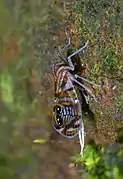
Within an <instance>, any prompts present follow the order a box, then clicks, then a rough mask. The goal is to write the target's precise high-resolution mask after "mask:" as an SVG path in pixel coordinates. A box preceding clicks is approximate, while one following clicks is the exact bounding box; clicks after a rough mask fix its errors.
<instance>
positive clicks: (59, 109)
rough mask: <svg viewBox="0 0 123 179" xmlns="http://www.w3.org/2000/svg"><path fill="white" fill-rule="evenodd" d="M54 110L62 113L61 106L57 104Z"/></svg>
mask: <svg viewBox="0 0 123 179" xmlns="http://www.w3.org/2000/svg"><path fill="white" fill-rule="evenodd" d="M53 111H54V112H56V113H57V114H60V113H61V106H55V107H54V109H53Z"/></svg>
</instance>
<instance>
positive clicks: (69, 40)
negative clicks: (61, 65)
mask: <svg viewBox="0 0 123 179" xmlns="http://www.w3.org/2000/svg"><path fill="white" fill-rule="evenodd" d="M65 34H66V37H67V38H68V43H67V45H66V46H65V47H64V48H63V49H61V50H60V52H59V53H58V54H57V55H56V57H58V58H60V59H61V60H62V61H65V60H64V59H63V58H62V57H61V56H60V54H61V53H62V52H63V51H64V50H65V49H66V48H67V47H68V46H69V45H70V43H71V39H70V37H68V35H67V32H66V28H65Z"/></svg>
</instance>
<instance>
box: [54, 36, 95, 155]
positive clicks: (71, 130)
mask: <svg viewBox="0 0 123 179" xmlns="http://www.w3.org/2000/svg"><path fill="white" fill-rule="evenodd" d="M87 44H88V41H87V42H86V43H85V45H84V46H83V47H82V48H80V49H79V50H77V51H75V52H74V53H72V54H71V55H69V56H68V57H67V60H66V61H65V60H64V59H63V58H62V57H61V56H60V53H61V52H62V51H63V50H65V49H66V48H67V47H68V46H69V45H70V38H68V44H67V45H66V46H65V47H64V48H63V49H62V50H61V51H60V52H59V53H58V54H57V57H58V58H60V59H61V63H55V64H54V65H53V72H54V79H55V85H54V87H55V89H54V91H55V98H54V105H53V112H52V124H53V127H54V129H55V130H56V131H57V132H59V133H60V134H61V135H62V136H64V137H67V138H73V137H75V136H76V135H79V140H80V146H81V154H82V155H83V149H84V124H83V120H82V106H81V105H82V103H81V100H80V95H79V94H80V93H78V89H79V90H81V97H83V99H84V100H85V101H86V103H88V94H89V95H90V96H91V97H93V98H94V100H95V101H96V97H95V95H94V94H93V93H92V91H91V90H90V89H89V88H88V87H86V86H85V85H84V84H83V82H82V81H84V82H88V83H90V84H92V85H96V84H94V83H92V82H90V81H89V80H87V79H85V78H83V77H81V76H79V75H78V74H77V72H76V66H75V64H73V62H72V57H74V56H75V55H77V54H78V53H79V52H80V51H82V50H83V49H84V48H85V47H86V46H87ZM97 86H98V85H97Z"/></svg>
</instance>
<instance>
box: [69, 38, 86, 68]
mask: <svg viewBox="0 0 123 179" xmlns="http://www.w3.org/2000/svg"><path fill="white" fill-rule="evenodd" d="M88 42H89V41H87V42H86V43H85V45H84V46H83V47H81V48H80V49H79V50H77V51H75V52H74V53H72V54H71V55H70V56H69V57H68V63H69V66H70V69H71V70H72V71H74V65H73V63H72V61H71V57H73V56H74V55H76V54H78V53H79V52H81V51H82V50H83V49H84V48H86V46H87V45H88Z"/></svg>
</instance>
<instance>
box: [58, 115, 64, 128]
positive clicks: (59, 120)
mask: <svg viewBox="0 0 123 179" xmlns="http://www.w3.org/2000/svg"><path fill="white" fill-rule="evenodd" d="M56 120H57V123H58V125H59V126H62V125H63V120H62V118H61V116H58V115H57V116H56Z"/></svg>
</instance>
